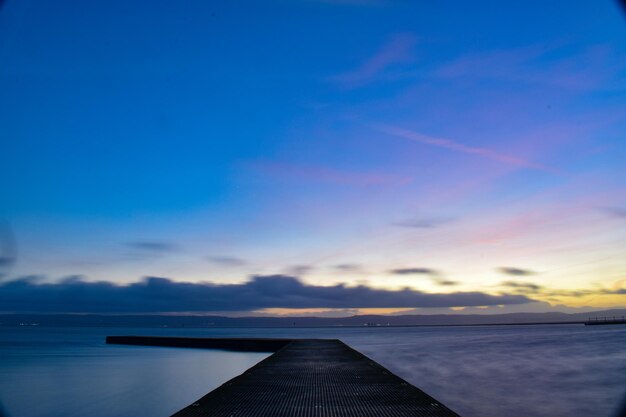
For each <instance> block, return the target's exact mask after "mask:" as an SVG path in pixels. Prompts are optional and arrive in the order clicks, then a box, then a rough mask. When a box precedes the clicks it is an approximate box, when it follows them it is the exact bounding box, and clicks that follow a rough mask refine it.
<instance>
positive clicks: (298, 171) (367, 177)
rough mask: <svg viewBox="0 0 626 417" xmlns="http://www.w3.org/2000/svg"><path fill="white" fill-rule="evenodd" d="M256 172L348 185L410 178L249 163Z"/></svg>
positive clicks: (390, 182)
mask: <svg viewBox="0 0 626 417" xmlns="http://www.w3.org/2000/svg"><path fill="white" fill-rule="evenodd" d="M251 166H252V167H253V168H254V169H256V170H257V171H258V172H260V173H263V174H266V175H269V176H272V177H275V178H281V179H283V180H285V181H294V180H300V181H311V182H323V183H330V184H337V185H350V186H380V185H404V184H408V183H410V182H411V181H412V178H411V177H409V176H404V175H394V174H388V173H384V172H359V171H349V170H345V169H336V168H331V167H325V166H313V165H296V164H289V163H275V162H258V163H254V164H251Z"/></svg>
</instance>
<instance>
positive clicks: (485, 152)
mask: <svg viewBox="0 0 626 417" xmlns="http://www.w3.org/2000/svg"><path fill="white" fill-rule="evenodd" d="M372 127H373V128H374V129H375V130H376V131H378V132H381V133H384V134H387V135H391V136H395V137H399V138H403V139H407V140H410V141H413V142H417V143H421V144H423V145H429V146H435V147H439V148H442V149H447V150H449V151H453V152H459V153H464V154H468V155H474V156H478V157H481V158H485V159H490V160H493V161H497V162H501V163H504V164H508V165H514V166H517V167H520V168H528V169H534V170H539V171H544V172H549V173H552V174H555V173H557V172H556V171H555V170H553V169H551V168H548V167H546V166H543V165H540V164H536V163H534V162H532V161H528V160H526V159H523V158H520V157H517V156H513V155H508V154H505V153H501V152H498V151H495V150H493V149H488V148H483V147H478V146H468V145H464V144H462V143H459V142H455V141H453V140H451V139H445V138H438V137H435V136H429V135H424V134H422V133H419V132H414V131H412V130H408V129H403V128H400V127H395V126H390V125H384V124H376V125H372Z"/></svg>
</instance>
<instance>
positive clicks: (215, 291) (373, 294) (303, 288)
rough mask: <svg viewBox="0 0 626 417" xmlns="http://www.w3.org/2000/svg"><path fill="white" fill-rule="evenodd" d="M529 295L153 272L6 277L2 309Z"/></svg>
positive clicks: (514, 300)
mask: <svg viewBox="0 0 626 417" xmlns="http://www.w3.org/2000/svg"><path fill="white" fill-rule="evenodd" d="M530 301H532V300H530V299H529V298H528V297H526V296H524V295H508V294H502V295H489V294H485V293H481V292H455V293H449V294H432V293H424V292H420V291H416V290H410V289H404V290H399V291H390V290H383V289H374V288H370V287H367V286H363V285H360V286H357V287H347V286H345V285H335V286H330V287H323V286H317V285H309V284H305V283H302V282H301V281H299V280H298V279H297V278H294V277H291V276H286V275H271V276H255V277H253V278H252V279H251V280H250V281H248V282H245V283H242V284H212V283H188V282H176V281H172V280H170V279H167V278H156V277H148V278H145V279H143V280H142V281H140V282H136V283H132V284H129V285H124V286H122V285H116V284H113V283H111V282H106V281H100V282H88V281H84V280H83V279H81V278H79V277H78V278H76V277H75V278H68V279H65V280H63V281H61V282H57V283H42V282H40V281H38V280H37V279H35V278H32V277H31V278H28V277H26V278H20V279H17V280H12V281H8V282H4V283H0V312H21V313H23V312H42V313H168V312H210V311H250V310H258V309H263V308H385V307H387V308H391V307H398V308H400V307H402V308H418V307H468V306H483V305H501V304H524V303H528V302H530Z"/></svg>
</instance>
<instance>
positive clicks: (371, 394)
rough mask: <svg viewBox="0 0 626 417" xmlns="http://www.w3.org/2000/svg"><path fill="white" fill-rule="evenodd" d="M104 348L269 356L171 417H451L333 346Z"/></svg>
mask: <svg viewBox="0 0 626 417" xmlns="http://www.w3.org/2000/svg"><path fill="white" fill-rule="evenodd" d="M106 341H107V343H111V344H128V345H141V346H167V347H192V348H211V349H224V350H235V351H253V352H274V354H273V355H271V356H269V357H268V358H266V359H265V360H263V361H261V362H259V363H258V364H256V365H255V366H253V367H252V368H250V369H248V370H247V371H245V372H244V373H243V374H241V375H239V376H237V377H235V378H233V379H231V380H230V381H228V382H226V383H225V384H223V385H222V386H220V387H218V388H217V389H215V390H213V391H211V392H209V393H208V394H207V395H205V396H204V397H202V398H200V399H199V400H197V401H196V402H194V403H193V404H191V405H189V406H188V407H185V408H183V409H182V410H180V411H179V412H177V413H175V414H174V416H175V417H201V416H202V417H204V416H211V417H230V416H238V417H266V416H267V417H270V416H271V417H287V416H289V417H291V416H293V417H318V416H320V417H357V416H358V417H409V416H411V417H459V416H458V414H456V413H455V412H454V411H452V410H450V409H449V408H447V407H446V406H444V405H443V404H442V403H440V402H439V401H437V400H435V399H434V398H432V397H431V396H429V395H428V394H426V393H425V392H423V391H422V390H420V389H419V388H417V387H415V386H413V385H411V384H409V383H408V382H406V381H405V380H403V379H402V378H400V377H398V376H396V375H394V374H393V373H392V372H390V371H389V370H387V369H386V368H384V367H383V366H381V365H380V364H378V363H376V362H375V361H373V360H371V359H370V358H368V357H366V356H365V355H363V354H361V353H360V352H358V351H356V350H354V349H352V348H351V347H349V346H348V345H346V344H345V343H343V342H341V341H340V340H336V339H245V338H240V339H226V338H221V339H214V338H181V337H145V336H109V337H107V340H106Z"/></svg>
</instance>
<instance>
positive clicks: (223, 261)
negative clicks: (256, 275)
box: [206, 256, 247, 267]
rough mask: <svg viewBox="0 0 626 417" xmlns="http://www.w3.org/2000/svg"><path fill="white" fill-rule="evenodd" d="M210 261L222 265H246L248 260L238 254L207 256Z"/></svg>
mask: <svg viewBox="0 0 626 417" xmlns="http://www.w3.org/2000/svg"><path fill="white" fill-rule="evenodd" d="M206 259H207V260H208V261H209V262H211V263H214V264H217V265H221V266H232V267H236V266H244V265H246V264H247V262H246V261H245V260H244V259H242V258H238V257H236V256H207V258H206Z"/></svg>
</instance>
